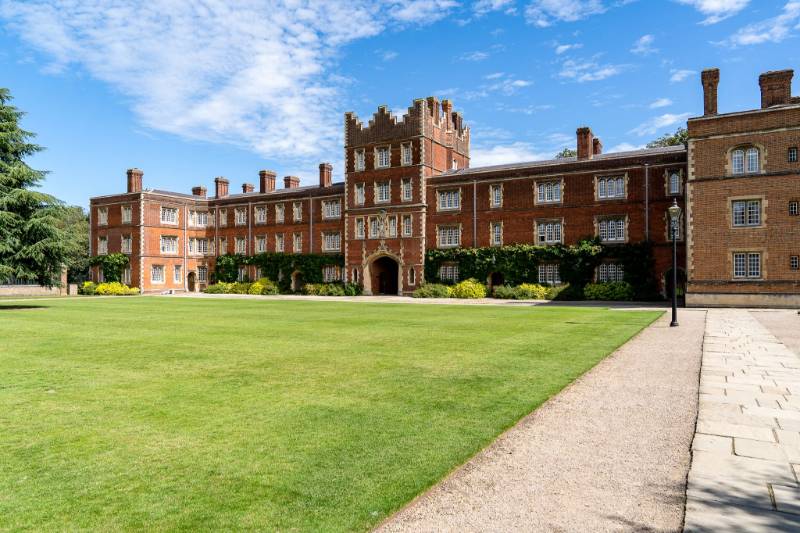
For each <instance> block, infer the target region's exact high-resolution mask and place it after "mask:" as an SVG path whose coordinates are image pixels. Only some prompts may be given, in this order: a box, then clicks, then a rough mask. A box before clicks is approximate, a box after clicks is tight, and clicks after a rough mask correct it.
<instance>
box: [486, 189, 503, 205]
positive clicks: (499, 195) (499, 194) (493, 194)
mask: <svg viewBox="0 0 800 533" xmlns="http://www.w3.org/2000/svg"><path fill="white" fill-rule="evenodd" d="M489 207H490V208H498V207H503V184H501V183H494V184H492V185H489Z"/></svg>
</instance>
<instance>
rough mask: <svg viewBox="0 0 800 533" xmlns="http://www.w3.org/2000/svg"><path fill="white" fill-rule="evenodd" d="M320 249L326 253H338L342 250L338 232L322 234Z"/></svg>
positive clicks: (340, 237)
mask: <svg viewBox="0 0 800 533" xmlns="http://www.w3.org/2000/svg"><path fill="white" fill-rule="evenodd" d="M322 249H323V250H324V251H326V252H338V251H339V250H341V249H342V236H341V234H340V233H339V232H338V231H326V232H325V233H323V234H322Z"/></svg>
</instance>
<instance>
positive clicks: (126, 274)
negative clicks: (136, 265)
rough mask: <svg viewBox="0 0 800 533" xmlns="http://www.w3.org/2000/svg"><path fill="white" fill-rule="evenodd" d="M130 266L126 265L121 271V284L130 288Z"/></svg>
mask: <svg viewBox="0 0 800 533" xmlns="http://www.w3.org/2000/svg"><path fill="white" fill-rule="evenodd" d="M131 274H132V272H131V266H130V265H128V266H126V267H125V268H123V269H122V284H123V285H128V286H130V284H131Z"/></svg>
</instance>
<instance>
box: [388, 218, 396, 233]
mask: <svg viewBox="0 0 800 533" xmlns="http://www.w3.org/2000/svg"><path fill="white" fill-rule="evenodd" d="M387 221H388V223H389V232H388V237H397V217H389V218H388V219H387Z"/></svg>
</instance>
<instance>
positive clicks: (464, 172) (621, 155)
mask: <svg viewBox="0 0 800 533" xmlns="http://www.w3.org/2000/svg"><path fill="white" fill-rule="evenodd" d="M685 151H686V147H685V146H683V145H682V144H680V145H677V146H663V147H659V148H644V149H641V150H630V151H627V152H611V153H608V154H599V155H596V156H594V157H592V158H591V159H581V160H578V158H577V157H574V156H573V157H563V158H560V159H546V160H543V161H527V162H523V163H510V164H507V165H491V166H486V167H471V168H460V169H458V170H448V171H447V172H444V173H442V174H440V176H468V175H471V174H482V173H486V172H503V171H511V170H524V169H527V168H539V167H547V166H559V165H566V164H570V163H590V162H592V161H604V160H605V161H608V160H614V159H630V158H636V157H643V156H644V157H649V156H658V155H664V154H677V153H680V152H685Z"/></svg>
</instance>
